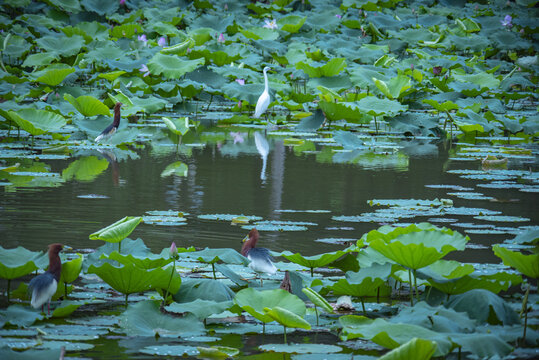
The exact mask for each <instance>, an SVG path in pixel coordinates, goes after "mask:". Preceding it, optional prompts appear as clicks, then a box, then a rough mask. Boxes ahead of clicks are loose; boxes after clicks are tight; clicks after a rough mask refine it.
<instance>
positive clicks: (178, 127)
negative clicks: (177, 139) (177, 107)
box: [161, 117, 189, 135]
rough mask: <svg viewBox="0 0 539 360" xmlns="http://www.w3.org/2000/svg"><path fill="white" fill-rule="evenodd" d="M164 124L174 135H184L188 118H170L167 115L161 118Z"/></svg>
mask: <svg viewBox="0 0 539 360" xmlns="http://www.w3.org/2000/svg"><path fill="white" fill-rule="evenodd" d="M161 119H162V120H163V122H164V123H165V125H167V127H168V128H169V130H170V131H172V132H173V133H174V134H176V135H185V134H186V133H187V132H188V131H189V118H188V117H183V118H175V119H170V118H167V117H162V118H161Z"/></svg>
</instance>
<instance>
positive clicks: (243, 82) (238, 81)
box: [236, 79, 245, 85]
mask: <svg viewBox="0 0 539 360" xmlns="http://www.w3.org/2000/svg"><path fill="white" fill-rule="evenodd" d="M236 82H237V83H238V84H240V85H245V80H244V79H236Z"/></svg>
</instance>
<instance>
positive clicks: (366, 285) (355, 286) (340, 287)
mask: <svg viewBox="0 0 539 360" xmlns="http://www.w3.org/2000/svg"><path fill="white" fill-rule="evenodd" d="M384 283H385V281H384V280H382V279H380V278H374V279H373V278H370V277H368V278H365V279H363V281H361V282H359V283H357V282H356V283H350V282H349V281H348V280H347V279H340V280H339V281H337V282H336V283H334V284H333V285H331V286H329V287H328V289H330V290H332V291H333V294H334V295H349V296H356V297H365V296H377V295H378V289H380V296H389V295H391V287H389V286H387V285H384Z"/></svg>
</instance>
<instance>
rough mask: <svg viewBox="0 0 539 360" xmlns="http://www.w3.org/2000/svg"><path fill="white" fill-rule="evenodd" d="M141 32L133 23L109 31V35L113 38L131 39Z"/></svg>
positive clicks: (140, 28) (139, 27) (137, 25)
mask: <svg viewBox="0 0 539 360" xmlns="http://www.w3.org/2000/svg"><path fill="white" fill-rule="evenodd" d="M142 32H143V30H142V27H141V26H140V25H139V24H135V23H129V24H121V25H118V26H115V27H113V28H111V29H110V35H111V36H112V37H114V38H132V37H133V36H135V34H140V33H142Z"/></svg>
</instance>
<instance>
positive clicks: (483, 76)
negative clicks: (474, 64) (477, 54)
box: [453, 72, 500, 90]
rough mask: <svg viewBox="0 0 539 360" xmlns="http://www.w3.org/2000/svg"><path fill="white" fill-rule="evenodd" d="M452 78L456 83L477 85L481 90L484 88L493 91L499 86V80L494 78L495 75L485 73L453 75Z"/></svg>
mask: <svg viewBox="0 0 539 360" xmlns="http://www.w3.org/2000/svg"><path fill="white" fill-rule="evenodd" d="M453 78H455V79H456V80H458V81H462V82H470V83H472V84H475V85H479V86H481V89H485V88H486V89H491V90H494V89H497V88H498V86H499V85H500V80H499V79H498V78H496V76H495V75H493V74H489V73H486V72H482V73H479V74H471V75H453Z"/></svg>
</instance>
